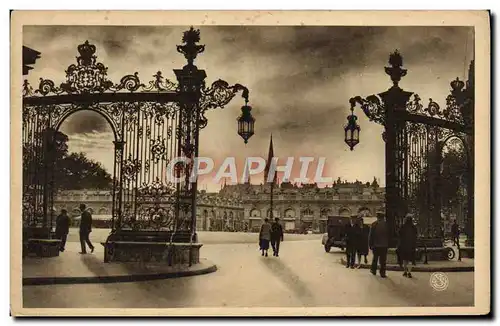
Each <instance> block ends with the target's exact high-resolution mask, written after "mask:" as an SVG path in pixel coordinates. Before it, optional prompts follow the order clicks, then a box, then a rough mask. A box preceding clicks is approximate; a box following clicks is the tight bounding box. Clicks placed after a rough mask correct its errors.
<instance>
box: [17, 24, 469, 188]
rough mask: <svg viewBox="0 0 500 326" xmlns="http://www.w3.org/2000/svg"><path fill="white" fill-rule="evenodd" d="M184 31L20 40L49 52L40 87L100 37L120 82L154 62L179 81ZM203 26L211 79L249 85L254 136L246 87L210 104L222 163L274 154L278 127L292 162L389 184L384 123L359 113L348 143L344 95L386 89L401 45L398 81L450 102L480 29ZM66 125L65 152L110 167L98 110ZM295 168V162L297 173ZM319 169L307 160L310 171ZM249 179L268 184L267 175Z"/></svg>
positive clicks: (34, 33)
mask: <svg viewBox="0 0 500 326" xmlns="http://www.w3.org/2000/svg"><path fill="white" fill-rule="evenodd" d="M186 29H187V27H171V26H158V27H152V26H147V27H146V26H143V27H140V26H135V27H131V26H126V27H125V26H123V27H118V26H117V27H98V26H92V27H88V26H46V27H45V26H36V27H26V26H25V27H24V30H23V38H24V39H23V44H24V45H25V46H29V47H32V48H34V49H36V50H38V51H40V52H41V53H42V55H41V58H40V59H39V60H38V61H37V63H36V66H35V69H33V70H32V71H31V72H30V75H29V76H28V80H29V81H30V83H32V84H33V85H37V84H38V80H39V78H40V77H43V78H48V79H52V80H54V81H55V82H56V84H59V83H60V82H62V81H63V80H64V78H65V73H64V70H65V69H66V68H67V67H68V66H69V65H70V64H72V63H75V57H76V56H77V55H78V52H77V50H76V48H77V46H78V45H79V44H81V43H83V42H85V40H88V41H89V42H90V43H93V44H95V45H96V47H97V56H98V59H99V61H100V62H102V63H104V65H106V66H107V67H108V68H109V70H108V74H109V78H110V79H111V80H112V81H114V82H115V83H118V82H119V80H120V78H121V77H122V76H123V75H126V74H131V73H134V72H138V73H139V77H140V78H141V80H142V81H143V82H146V81H149V80H150V79H152V75H153V74H154V73H155V72H156V71H158V70H161V71H162V72H163V75H164V76H166V77H167V78H169V79H171V80H175V76H174V74H173V71H172V69H177V68H181V67H182V66H183V65H184V64H185V59H184V57H183V56H182V55H181V54H179V53H177V52H176V49H175V45H177V44H180V40H181V37H182V32H183V31H184V30H186ZM200 31H201V39H202V42H201V44H205V45H206V50H205V53H203V54H201V55H200V56H199V57H198V58H197V60H196V62H195V64H196V65H197V66H198V67H199V68H200V69H205V70H206V72H207V75H208V77H207V83H208V84H211V83H212V82H213V81H215V80H216V79H219V78H221V79H224V80H226V81H228V82H229V83H230V84H234V83H241V84H243V85H246V86H247V87H248V88H249V89H250V104H251V105H252V107H253V111H252V113H253V115H254V117H255V119H256V123H255V135H254V136H253V137H252V138H251V139H250V140H249V143H248V144H247V145H245V144H244V143H243V140H242V139H241V138H240V137H239V136H238V135H237V133H236V118H237V117H238V115H239V114H240V107H241V105H242V104H243V100H242V99H241V98H240V97H239V96H238V97H237V98H235V99H234V100H233V101H232V102H231V103H230V104H229V105H228V106H227V107H226V108H224V109H222V110H221V109H217V110H214V111H211V112H209V113H208V114H207V117H208V120H209V123H208V126H207V128H205V129H204V130H203V131H202V133H201V144H200V156H207V157H211V158H213V159H214V161H215V162H216V166H218V165H217V164H218V163H221V162H222V161H223V159H224V157H226V156H235V157H236V158H237V168H238V174H239V175H241V174H242V172H243V171H242V170H243V165H242V164H241V162H242V161H243V159H244V158H245V157H249V156H261V157H264V158H265V157H266V156H267V151H268V145H269V137H270V135H271V133H272V135H273V141H274V153H275V156H279V157H282V158H286V157H290V156H293V157H295V158H296V161H297V160H298V157H300V156H312V157H315V158H316V160H317V159H318V158H319V157H325V158H326V164H325V169H324V172H323V176H328V177H332V178H334V179H337V178H338V177H341V178H342V179H347V180H350V181H354V180H356V179H358V180H360V181H364V182H365V181H371V180H373V177H374V176H375V177H376V178H378V179H380V182H381V183H382V184H384V143H383V141H382V138H381V133H382V127H381V126H379V125H377V124H375V123H372V122H369V121H368V120H367V119H366V117H365V116H364V115H363V113H362V112H361V110H359V111H358V112H357V115H358V117H359V120H358V122H359V124H360V126H361V137H360V139H361V140H360V143H359V144H358V146H357V147H356V148H355V150H354V151H352V152H351V151H349V149H348V147H347V146H346V145H345V143H344V131H343V126H344V125H345V123H346V116H347V115H348V114H349V98H350V97H352V96H355V95H362V96H367V95H370V94H374V93H380V92H382V91H385V90H386V89H387V88H389V87H390V86H391V82H390V79H389V77H388V76H387V75H386V74H385V73H384V66H385V65H387V60H388V55H389V53H390V52H392V51H394V50H395V49H398V50H399V51H400V52H401V53H402V55H403V58H404V66H405V67H406V68H407V69H408V75H407V76H406V77H405V78H403V80H402V82H401V83H400V86H401V87H402V88H404V89H405V90H408V91H412V92H416V93H418V94H419V95H420V97H421V98H422V99H424V100H425V101H426V102H427V100H428V98H432V99H433V100H435V101H437V102H439V103H440V104H441V105H444V104H445V98H446V95H447V94H448V92H449V88H450V87H449V83H450V81H451V80H453V79H455V78H456V77H459V78H461V79H464V77H465V76H466V73H467V68H468V63H469V62H470V60H471V59H473V30H472V28H468V27H340V26H330V27H319V26H318V27H309V26H234V27H233V26H225V27H214V26H206V27H200ZM61 131H63V132H65V133H66V134H68V136H69V139H70V143H69V147H70V148H69V149H70V151H83V152H86V153H87V154H88V156H89V157H91V158H93V159H96V160H98V161H100V162H102V163H103V165H104V166H105V167H106V168H107V169H108V170H109V171H112V167H113V157H112V141H113V136H112V132H111V129H110V127H109V126H108V125H107V122H106V121H105V120H104V119H103V118H101V117H100V116H98V115H97V114H96V113H91V112H87V111H81V112H78V113H76V114H74V115H72V116H70V117H69V118H68V119H67V120H66V121H65V122H64V123H63V125H62V127H61ZM284 161H285V159H283V160H280V163H281V162H283V163H284ZM297 163H298V162H297ZM299 169H300V166H298V164H296V165H295V166H294V169H293V171H294V172H293V174H292V177H294V176H297V173H298V171H299ZM314 172H315V167H314V165H311V174H310V175H314ZM210 180H211V179H210V178H205V179H203V180H202V182H201V184H202V185H200V186H199V187H200V188H202V189H204V188H207V189H208V190H217V189H219V187H220V186H219V185H217V184H215V183H214V182H213V181H210ZM251 181H252V183H261V182H262V176H259V177H257V176H255V177H253V178H252V179H251ZM227 182H228V183H230V182H229V180H228V181H227Z"/></svg>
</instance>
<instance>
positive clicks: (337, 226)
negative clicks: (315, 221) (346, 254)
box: [321, 216, 349, 252]
mask: <svg viewBox="0 0 500 326" xmlns="http://www.w3.org/2000/svg"><path fill="white" fill-rule="evenodd" d="M347 223H349V217H348V216H328V224H327V227H326V230H327V233H325V234H323V237H322V239H321V244H322V245H323V246H324V248H325V251H326V252H330V249H331V248H332V247H337V248H340V249H341V250H344V248H345V239H344V229H345V225H346V224H347Z"/></svg>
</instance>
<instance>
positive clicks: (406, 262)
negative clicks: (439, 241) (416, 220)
mask: <svg viewBox="0 0 500 326" xmlns="http://www.w3.org/2000/svg"><path fill="white" fill-rule="evenodd" d="M416 249H417V228H416V227H415V225H413V219H412V218H411V216H407V217H406V219H405V223H404V224H403V226H402V227H401V229H400V230H399V246H398V256H399V258H400V259H401V261H402V262H403V269H404V273H403V276H405V277H408V278H411V277H412V276H411V267H410V262H411V263H412V264H413V265H415V251H416Z"/></svg>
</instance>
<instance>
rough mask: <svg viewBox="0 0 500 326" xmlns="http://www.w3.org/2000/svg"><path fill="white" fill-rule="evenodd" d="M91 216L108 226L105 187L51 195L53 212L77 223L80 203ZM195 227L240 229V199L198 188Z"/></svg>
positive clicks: (108, 193) (109, 201)
mask: <svg viewBox="0 0 500 326" xmlns="http://www.w3.org/2000/svg"><path fill="white" fill-rule="evenodd" d="M81 203H84V204H85V205H86V206H87V209H88V211H89V212H91V213H92V215H93V220H94V221H95V222H94V224H96V225H97V226H101V227H108V226H109V225H110V222H111V208H112V194H111V191H109V190H64V191H60V192H59V193H58V194H57V195H56V196H55V198H54V207H53V209H54V211H55V212H56V214H57V213H59V212H60V211H61V209H66V210H67V211H68V215H69V216H70V217H71V219H72V221H73V224H74V225H78V221H79V217H80V214H81V212H80V208H79V206H80V204H81ZM196 229H197V230H199V231H243V230H245V224H244V207H243V203H242V201H241V200H239V199H237V198H234V197H224V196H221V195H219V194H218V193H207V192H205V191H200V192H199V194H198V196H197V214H196Z"/></svg>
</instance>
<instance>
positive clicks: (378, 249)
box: [368, 212, 389, 278]
mask: <svg viewBox="0 0 500 326" xmlns="http://www.w3.org/2000/svg"><path fill="white" fill-rule="evenodd" d="M368 243H369V246H370V249H371V250H372V252H373V260H372V266H371V269H370V272H371V273H372V274H373V275H377V265H378V264H379V263H380V277H382V278H385V277H387V275H386V263H387V247H388V246H389V231H388V229H387V224H386V222H385V216H384V213H382V212H377V220H376V221H375V222H373V224H372V226H371V228H370V235H369V238H368Z"/></svg>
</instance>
